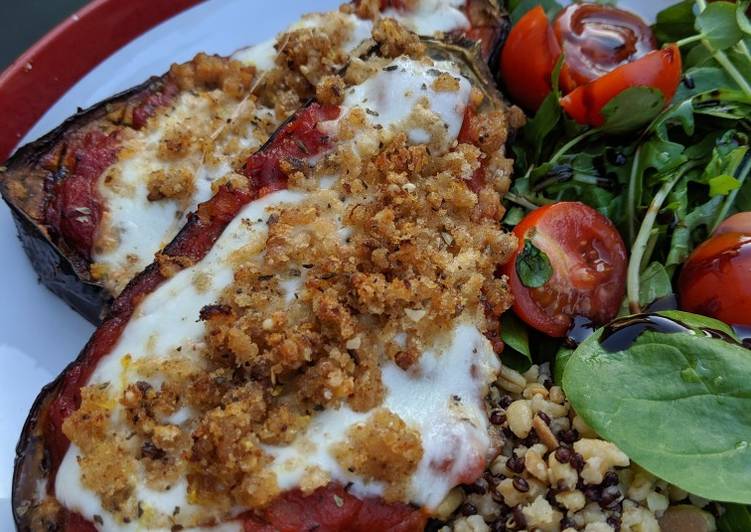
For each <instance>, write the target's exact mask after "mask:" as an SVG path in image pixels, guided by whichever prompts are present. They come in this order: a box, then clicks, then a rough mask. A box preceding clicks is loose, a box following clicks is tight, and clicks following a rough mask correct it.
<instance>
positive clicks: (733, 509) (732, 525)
mask: <svg viewBox="0 0 751 532" xmlns="http://www.w3.org/2000/svg"><path fill="white" fill-rule="evenodd" d="M717 528H718V529H719V531H720V532H748V531H749V530H751V511H750V510H749V508H748V506H742V505H740V504H727V505H725V513H724V514H722V516H720V520H719V521H718V522H717Z"/></svg>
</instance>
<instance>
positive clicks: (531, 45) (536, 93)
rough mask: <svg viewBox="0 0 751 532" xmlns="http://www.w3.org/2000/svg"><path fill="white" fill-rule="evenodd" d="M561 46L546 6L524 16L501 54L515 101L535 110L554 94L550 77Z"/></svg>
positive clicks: (504, 72)
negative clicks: (545, 9) (549, 19)
mask: <svg viewBox="0 0 751 532" xmlns="http://www.w3.org/2000/svg"><path fill="white" fill-rule="evenodd" d="M559 55H561V47H560V46H559V45H558V42H557V41H556V40H555V34H554V33H553V28H552V27H551V26H550V22H548V17H547V16H546V15H545V11H544V10H543V9H542V7H540V6H537V7H534V8H532V9H530V10H529V11H527V13H525V14H524V16H523V17H522V18H521V19H519V22H517V23H516V24H515V25H514V27H513V28H511V33H509V36H508V39H506V44H505V45H504V46H503V50H502V51H501V63H500V68H501V76H502V78H503V81H504V83H505V85H506V92H508V95H509V96H510V97H511V99H512V100H513V101H514V102H515V103H517V104H519V105H521V106H522V107H524V108H525V109H527V110H528V111H534V110H536V109H537V108H538V107H540V104H541V103H542V101H543V100H544V99H545V97H546V96H547V95H548V94H549V93H550V90H551V85H550V76H551V73H552V72H553V67H554V66H555V62H556V61H557V60H558V56H559Z"/></svg>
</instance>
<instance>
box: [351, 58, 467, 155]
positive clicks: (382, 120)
mask: <svg viewBox="0 0 751 532" xmlns="http://www.w3.org/2000/svg"><path fill="white" fill-rule="evenodd" d="M441 73H446V74H449V75H451V76H453V77H454V78H455V79H457V80H458V82H459V89H458V90H457V91H437V90H435V88H434V87H433V81H434V80H435V79H436V78H437V76H438V75H439V74H441ZM471 88H472V87H471V85H470V83H469V81H468V80H467V79H466V78H465V77H463V76H461V75H459V74H458V73H457V69H456V66H455V65H453V64H452V63H448V62H438V63H436V64H435V65H433V66H427V65H424V64H422V63H418V62H416V61H412V60H410V59H408V58H406V57H400V58H397V59H396V60H394V61H393V62H392V63H391V64H389V65H388V66H386V67H385V68H383V69H382V70H381V71H380V72H378V73H377V74H375V75H374V76H373V77H371V78H370V79H368V80H367V81H366V82H365V83H362V84H360V85H357V86H355V87H353V88H351V89H350V90H349V91H347V94H346V96H345V98H344V103H343V104H342V115H344V114H346V113H347V112H348V111H349V110H350V109H352V108H355V107H360V108H362V109H365V112H366V117H367V119H368V121H369V122H370V123H371V124H376V125H379V126H381V127H385V128H392V129H404V127H403V126H404V125H405V123H406V122H407V121H408V120H409V118H410V115H411V114H412V112H413V110H414V109H415V106H416V105H417V104H418V103H419V102H421V101H425V99H427V105H428V108H429V109H430V111H432V112H433V113H434V114H435V115H437V116H438V118H439V119H440V120H441V121H442V122H443V125H444V128H445V130H446V133H447V136H448V139H449V140H451V141H453V140H454V139H456V138H457V136H458V135H459V131H460V130H461V127H462V122H463V121H464V110H465V109H466V106H467V101H468V99H469V93H470V90H471ZM406 125H407V127H406V129H407V134H408V137H409V139H410V141H411V142H412V143H414V144H418V143H428V142H430V140H431V135H430V133H429V132H428V131H426V130H425V129H423V128H421V127H419V126H411V127H410V126H409V125H408V124H406Z"/></svg>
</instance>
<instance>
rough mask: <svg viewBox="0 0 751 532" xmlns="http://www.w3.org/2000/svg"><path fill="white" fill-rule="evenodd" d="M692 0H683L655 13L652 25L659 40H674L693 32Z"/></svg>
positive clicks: (683, 37)
mask: <svg viewBox="0 0 751 532" xmlns="http://www.w3.org/2000/svg"><path fill="white" fill-rule="evenodd" d="M694 21H695V16H694V0H683V1H682V2H678V3H677V4H673V5H672V6H670V7H667V8H665V9H663V10H662V11H660V12H659V13H657V17H656V19H655V23H654V25H653V26H652V30H653V31H654V34H655V37H657V39H658V40H659V41H660V42H675V41H680V40H681V39H685V38H686V37H689V36H691V35H692V34H693V33H694Z"/></svg>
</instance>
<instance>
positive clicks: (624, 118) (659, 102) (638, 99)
mask: <svg viewBox="0 0 751 532" xmlns="http://www.w3.org/2000/svg"><path fill="white" fill-rule="evenodd" d="M663 102H664V97H663V95H662V92H660V91H659V90H658V89H653V88H651V87H629V88H628V89H626V90H625V91H623V92H621V93H620V94H619V95H618V96H616V97H615V98H613V99H612V100H610V101H609V102H608V103H607V104H605V106H604V107H603V108H602V115H603V117H604V118H605V123H604V124H603V125H602V127H601V128H600V129H601V130H602V131H603V132H605V133H610V134H613V135H622V134H624V133H629V132H631V131H636V130H638V129H641V128H643V127H644V126H646V125H647V124H649V123H650V122H651V121H652V120H654V118H655V117H656V116H657V115H659V114H660V112H661V111H662V108H663V106H664V103H663Z"/></svg>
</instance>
